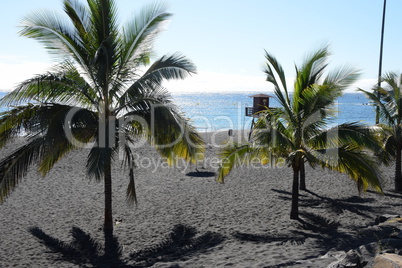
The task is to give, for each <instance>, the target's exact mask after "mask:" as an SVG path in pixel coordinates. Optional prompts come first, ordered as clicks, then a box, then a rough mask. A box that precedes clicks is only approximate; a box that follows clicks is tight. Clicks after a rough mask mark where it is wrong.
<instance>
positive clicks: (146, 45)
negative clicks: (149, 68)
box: [119, 4, 171, 75]
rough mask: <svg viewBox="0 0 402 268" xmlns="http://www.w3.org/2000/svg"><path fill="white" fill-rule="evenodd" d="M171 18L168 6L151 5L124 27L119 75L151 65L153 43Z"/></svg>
mask: <svg viewBox="0 0 402 268" xmlns="http://www.w3.org/2000/svg"><path fill="white" fill-rule="evenodd" d="M169 17H171V14H170V13H168V12H167V11H166V6H164V5H163V4H151V5H149V6H147V7H145V8H144V9H142V12H141V13H140V14H138V15H137V16H133V19H132V21H130V22H128V23H127V24H126V25H125V26H124V27H123V34H122V38H121V39H122V42H121V46H120V48H119V50H120V54H121V63H120V64H121V66H120V71H119V74H123V75H125V74H126V73H127V72H126V71H129V70H132V69H136V68H138V67H139V66H141V65H144V64H148V63H149V56H150V53H151V52H152V45H153V42H154V40H155V38H156V37H157V35H158V32H159V31H160V30H161V24H163V23H164V22H165V21H166V20H167V19H169Z"/></svg>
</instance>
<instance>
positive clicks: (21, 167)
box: [0, 138, 44, 203]
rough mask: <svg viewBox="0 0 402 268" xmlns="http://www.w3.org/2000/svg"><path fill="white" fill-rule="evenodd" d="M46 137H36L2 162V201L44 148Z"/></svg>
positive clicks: (0, 175)
mask: <svg viewBox="0 0 402 268" xmlns="http://www.w3.org/2000/svg"><path fill="white" fill-rule="evenodd" d="M43 145H44V139H43V138H35V139H33V140H31V141H30V142H28V143H27V144H25V145H23V146H21V147H20V148H18V149H17V150H16V151H14V152H13V153H11V154H10V155H9V156H7V157H6V158H4V159H3V160H2V161H1V162H0V203H2V202H4V200H5V199H6V198H7V197H8V196H9V195H10V194H11V192H12V191H13V190H14V188H15V187H16V186H17V185H18V184H19V183H20V181H21V179H22V178H23V177H24V176H25V175H26V174H27V172H28V169H29V167H30V166H31V165H32V164H33V163H34V162H36V161H37V160H38V159H39V158H40V156H41V151H42V149H43Z"/></svg>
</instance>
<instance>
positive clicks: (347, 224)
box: [0, 132, 402, 267]
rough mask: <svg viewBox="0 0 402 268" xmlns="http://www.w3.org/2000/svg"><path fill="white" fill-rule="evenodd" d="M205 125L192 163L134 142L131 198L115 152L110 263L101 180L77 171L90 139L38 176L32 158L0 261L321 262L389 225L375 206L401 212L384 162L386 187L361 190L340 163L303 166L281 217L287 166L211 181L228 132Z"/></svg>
mask: <svg viewBox="0 0 402 268" xmlns="http://www.w3.org/2000/svg"><path fill="white" fill-rule="evenodd" d="M203 135H205V136H206V140H207V141H208V146H207V151H206V161H205V163H199V164H198V165H197V167H196V166H195V165H192V166H185V165H184V164H183V165H179V166H177V167H167V166H166V164H164V163H163V162H162V161H161V160H160V158H159V157H158V155H157V154H156V152H155V150H153V149H152V148H150V147H148V146H145V147H142V148H139V149H137V152H138V157H139V158H138V159H137V161H138V162H137V163H138V168H137V170H136V187H137V195H138V206H137V207H131V206H129V205H127V203H126V200H125V195H126V193H125V191H126V186H127V184H128V173H127V171H124V170H122V168H121V162H120V161H118V160H117V161H116V162H115V165H114V169H113V198H114V199H113V210H114V211H113V215H114V219H116V220H119V222H118V223H117V224H116V226H115V232H114V234H115V236H116V239H117V242H118V243H119V245H120V247H121V254H120V256H118V257H116V258H115V259H114V260H110V262H109V263H107V262H105V260H103V258H102V248H103V241H104V239H103V231H102V230H101V228H102V224H103V202H104V201H103V184H102V183H97V182H96V181H90V180H89V179H87V177H86V175H85V162H86V156H87V153H88V151H87V150H86V149H83V150H81V151H76V152H74V153H72V154H69V155H67V156H66V157H65V158H64V159H62V160H61V161H60V162H59V163H57V164H56V166H55V167H54V168H53V169H52V170H51V172H50V173H49V174H48V176H46V177H45V178H43V177H41V176H40V175H38V173H37V172H36V170H35V168H34V167H33V168H32V169H31V171H30V172H29V173H28V175H27V176H26V178H25V179H24V180H23V181H22V182H21V183H20V185H19V186H18V187H17V189H16V190H15V191H14V192H13V193H12V194H11V196H10V197H9V198H8V199H7V200H6V202H4V203H3V204H1V205H0V226H1V232H0V267H326V266H327V265H328V264H329V263H331V262H332V261H333V259H323V258H321V259H320V258H319V257H320V256H322V255H324V254H326V253H327V252H328V251H333V252H336V251H341V250H342V251H347V250H349V249H353V248H357V247H359V246H360V245H363V244H367V243H370V242H378V241H379V240H380V239H381V238H387V237H389V236H390V235H391V233H392V232H393V229H392V228H390V227H381V226H377V225H375V224H374V222H375V219H376V217H377V216H380V215H382V214H400V213H401V212H402V211H401V206H400V204H401V200H402V195H401V194H398V193H395V192H393V191H392V189H393V174H394V169H393V166H390V167H384V168H382V171H383V188H384V193H385V195H379V194H376V193H374V192H371V191H369V192H367V193H365V194H364V195H362V196H361V197H359V196H358V192H357V189H356V185H355V183H354V182H353V181H351V180H350V179H349V178H348V177H347V176H346V175H342V174H339V173H334V172H330V171H325V170H320V169H318V170H312V169H311V168H310V167H308V168H307V170H306V181H307V189H308V191H303V192H301V196H300V212H301V219H302V220H301V221H293V220H290V219H289V213H290V200H291V193H290V191H291V178H292V171H291V169H290V168H287V167H283V168H275V167H269V166H267V167H264V168H262V167H259V168H257V167H254V168H251V167H250V168H242V169H235V170H234V171H233V172H232V173H231V174H230V175H229V176H228V177H227V178H226V183H225V184H218V183H216V182H215V172H216V170H217V167H218V164H217V159H218V158H217V157H216V152H217V150H218V149H219V148H217V146H216V144H219V143H222V139H224V138H227V137H228V135H227V133H226V132H225V133H221V134H220V135H217V136H216V135H214V134H213V133H207V134H205V133H204V134H203ZM19 142H21V141H19ZM16 144H18V142H16V143H15V144H10V145H8V146H7V147H6V148H4V149H3V150H2V151H1V152H0V157H1V158H3V157H4V156H5V155H6V154H7V153H9V152H11V150H13V148H15V146H16ZM196 169H198V172H197V171H196Z"/></svg>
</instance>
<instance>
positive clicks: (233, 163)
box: [216, 143, 257, 183]
mask: <svg viewBox="0 0 402 268" xmlns="http://www.w3.org/2000/svg"><path fill="white" fill-rule="evenodd" d="M256 151H257V150H256V149H255V148H253V147H252V146H251V144H236V143H234V144H231V145H228V146H225V148H224V149H223V150H222V151H221V152H220V157H221V165H220V167H219V170H218V177H217V179H216V181H217V182H220V183H224V178H225V177H226V176H227V175H228V174H229V173H230V171H231V170H232V169H233V168H234V167H238V166H243V165H246V164H248V163H250V161H251V160H252V158H253V157H252V155H253V153H254V155H255V152H256Z"/></svg>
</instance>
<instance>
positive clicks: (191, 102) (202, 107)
mask: <svg viewBox="0 0 402 268" xmlns="http://www.w3.org/2000/svg"><path fill="white" fill-rule="evenodd" d="M257 93H258V92H255V93H253V92H236V93H226V92H225V93H174V94H173V100H174V102H175V103H176V104H177V105H178V106H179V107H180V109H181V111H183V112H184V114H185V115H186V116H187V117H188V118H190V119H191V120H192V123H193V125H194V126H196V127H197V128H198V129H199V130H207V131H215V130H226V129H247V128H250V126H251V122H252V118H251V117H246V116H245V107H251V106H253V99H252V98H251V97H250V96H251V95H253V94H257ZM265 94H268V95H272V96H273V94H272V93H269V92H268V93H265ZM269 106H270V107H279V105H278V102H277V101H276V100H275V98H271V99H270V105H269ZM334 109H335V110H336V111H337V117H336V119H335V120H334V121H333V125H337V124H341V123H346V122H355V121H359V122H361V123H364V124H367V125H373V124H374V122H375V109H374V107H373V106H371V105H369V101H368V99H367V98H366V97H365V96H364V95H363V94H362V93H345V94H344V95H343V96H342V97H340V98H339V99H338V100H337V103H336V105H335V107H334Z"/></svg>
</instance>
